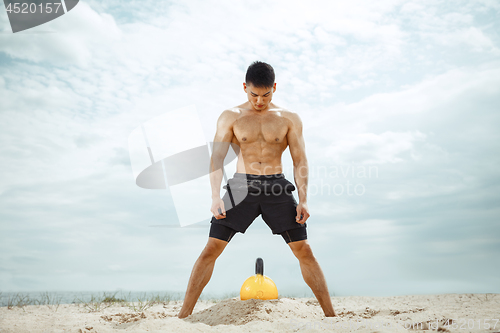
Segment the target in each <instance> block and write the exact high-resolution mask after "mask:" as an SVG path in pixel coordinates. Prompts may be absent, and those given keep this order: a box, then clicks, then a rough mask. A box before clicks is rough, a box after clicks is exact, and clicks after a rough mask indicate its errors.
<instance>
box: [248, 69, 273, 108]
mask: <svg viewBox="0 0 500 333" xmlns="http://www.w3.org/2000/svg"><path fill="white" fill-rule="evenodd" d="M274 79H275V76H274V69H273V68H272V67H271V65H269V64H266V63H265V62H261V61H255V62H253V63H252V64H251V65H250V66H249V67H248V69H247V74H246V77H245V82H244V83H243V89H244V90H245V92H246V93H247V95H248V101H249V102H250V103H251V104H252V106H253V107H254V109H255V110H257V111H259V110H264V109H266V108H267V107H268V106H269V104H270V103H271V100H272V97H273V93H274V92H275V91H276V83H275V82H274Z"/></svg>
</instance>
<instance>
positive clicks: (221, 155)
mask: <svg viewBox="0 0 500 333" xmlns="http://www.w3.org/2000/svg"><path fill="white" fill-rule="evenodd" d="M234 118H235V114H234V112H232V111H228V110H226V111H224V112H222V114H221V115H220V117H219V119H218V120H217V130H216V132H215V137H214V143H213V148H212V157H211V158H210V185H211V187H212V208H211V209H210V210H211V211H212V214H214V216H215V217H216V218H217V219H219V218H224V217H225V214H226V211H225V209H224V202H223V201H222V199H221V198H220V186H221V182H222V178H223V172H222V168H223V166H224V159H225V158H226V155H227V151H228V150H229V145H230V144H231V141H232V140H233V122H234ZM219 208H220V210H221V212H220V213H219V211H218V210H219Z"/></svg>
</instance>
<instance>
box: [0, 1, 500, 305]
mask: <svg viewBox="0 0 500 333" xmlns="http://www.w3.org/2000/svg"><path fill="white" fill-rule="evenodd" d="M499 14H500V3H499V2H498V1H496V0H475V1H470V0H467V1H465V0H457V1H453V2H449V1H436V0H421V1H400V0H381V1H376V2H373V1H349V2H347V1H316V0H312V1H307V2H302V1H284V0H277V1H272V2H269V1H252V2H234V1H225V0H224V1H211V0H209V1H206V0H205V1H201V0H199V1H198V0H192V1H149V0H145V1H116V0H111V1H105V2H101V1H94V0H91V1H80V2H79V3H78V5H77V6H76V7H75V8H74V9H73V10H71V11H70V12H68V13H67V14H65V15H63V16H61V17H60V18H58V19H56V20H53V21H51V22H48V23H46V24H43V25H40V26H38V27H35V28H32V29H29V30H26V31H23V32H18V33H15V34H13V33H12V31H11V28H10V24H9V21H8V18H7V13H6V12H5V11H4V10H2V11H0V30H1V32H0V221H1V222H0V291H108V290H109V291H113V290H133V291H151V290H160V291H175V292H184V291H185V288H186V286H187V281H188V279H189V276H190V273H191V268H192V266H193V264H194V262H195V261H196V259H197V257H198V255H199V254H200V252H201V251H202V249H203V248H204V246H205V244H206V242H207V239H208V231H209V227H210V223H209V221H210V217H211V214H210V212H209V209H210V207H209V206H208V205H207V204H206V202H203V204H201V203H196V202H194V203H191V205H192V207H190V209H193V210H196V211H206V212H207V218H206V220H205V221H204V222H203V221H202V222H201V223H198V224H196V225H193V226H194V227H193V226H190V227H180V223H179V218H178V216H177V212H176V207H175V205H174V202H173V197H172V192H171V191H170V189H169V188H167V189H164V190H152V189H144V188H141V187H139V186H137V185H136V183H135V178H134V173H133V170H132V165H131V155H130V152H129V141H128V139H129V136H130V134H131V133H132V131H134V129H136V128H138V127H139V126H141V124H144V123H146V122H147V121H148V120H151V119H154V118H155V117H159V116H162V115H164V114H165V113H167V112H171V111H175V110H177V109H180V108H184V107H187V106H195V108H196V111H197V112H198V114H199V117H200V123H201V126H202V128H203V135H204V137H205V138H206V141H207V142H209V141H210V140H212V139H213V137H214V134H215V125H216V121H217V119H218V117H219V115H220V113H221V112H222V111H224V110H225V109H227V108H231V107H234V106H236V105H239V104H242V103H243V102H245V101H246V94H245V93H244V91H243V85H242V83H243V81H244V77H245V72H246V69H247V67H248V66H249V65H250V64H251V63H252V62H253V61H255V60H260V61H265V62H268V63H269V64H271V65H272V66H273V67H274V70H275V72H276V83H277V90H276V92H275V94H274V97H273V102H274V103H275V104H277V105H279V106H282V107H285V108H287V109H289V110H291V111H293V112H296V113H297V114H298V115H299V116H300V118H301V120H302V123H303V134H304V138H305V143H306V154H307V158H308V163H309V169H310V170H309V194H308V206H309V210H310V214H311V217H310V218H309V220H308V221H307V224H308V238H309V243H310V245H311V247H312V250H313V253H314V254H315V256H316V258H317V260H318V262H319V263H320V265H321V267H322V270H323V272H324V274H325V277H326V280H327V283H328V287H329V290H330V293H331V294H332V295H335V296H347V295H367V296H393V295H414V294H438V293H440V294H441V293H499V292H500V266H499V265H498V257H499V255H500V241H499V238H498V235H499V234H500V223H499V222H500V221H499V219H500V208H499V205H498V202H499V199H500V171H499V169H498V165H500V154H499V152H500V134H499V133H500V131H498V129H499V126H500V113H499V112H498V111H499V105H500V24H499V21H498V16H499ZM292 165H293V164H292V159H291V157H290V153H289V150H288V149H287V150H286V151H285V152H284V155H283V168H284V174H285V176H286V177H287V178H288V179H289V180H290V181H292V182H293V168H292ZM229 171H230V170H229ZM233 172H234V171H233ZM229 174H231V173H230V172H229ZM295 195H296V194H295ZM206 196H207V198H209V197H210V190H209V189H207V193H206ZM208 203H210V202H209V201H208ZM257 257H262V258H263V259H264V264H265V268H264V273H265V275H267V276H269V277H271V278H272V279H273V280H274V282H275V283H276V285H277V287H278V291H279V292H280V294H281V295H284V296H286V295H294V296H306V295H307V296H311V295H312V293H311V291H310V289H309V288H308V287H307V285H306V284H305V282H304V280H303V279H302V276H301V272H300V267H299V265H298V261H297V259H296V258H295V257H294V256H293V254H292V252H291V251H290V248H289V247H288V246H287V245H286V243H285V242H284V241H283V239H282V238H281V236H279V235H272V233H271V230H270V229H269V228H268V227H267V226H266V225H265V223H264V222H263V220H262V219H261V217H258V218H257V219H256V220H255V221H254V223H253V224H252V225H251V227H250V228H249V229H248V230H247V232H246V233H245V234H237V235H236V236H235V237H234V238H233V239H232V240H231V242H230V243H229V245H228V246H227V247H226V249H225V251H224V252H223V253H222V254H221V256H220V257H219V258H218V259H217V262H216V265H215V269H214V273H213V275H212V279H211V281H210V282H209V283H208V285H207V286H206V288H205V290H204V292H203V295H216V296H217V295H218V296H220V295H229V294H238V293H239V290H240V287H241V285H242V284H243V282H244V280H245V279H246V278H247V277H249V276H250V275H252V274H254V265H255V259H256V258H257Z"/></svg>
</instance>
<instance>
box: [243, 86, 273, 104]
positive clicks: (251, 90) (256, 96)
mask: <svg viewBox="0 0 500 333" xmlns="http://www.w3.org/2000/svg"><path fill="white" fill-rule="evenodd" d="M243 89H244V90H245V92H246V93H247V96H248V101H249V102H250V104H252V106H253V108H254V109H255V110H257V111H261V110H265V109H266V108H267V107H268V106H269V104H270V103H271V100H272V99H273V93H274V92H275V91H276V83H275V84H274V85H273V86H272V87H267V88H257V87H254V86H253V85H252V84H251V83H249V84H248V85H246V83H243Z"/></svg>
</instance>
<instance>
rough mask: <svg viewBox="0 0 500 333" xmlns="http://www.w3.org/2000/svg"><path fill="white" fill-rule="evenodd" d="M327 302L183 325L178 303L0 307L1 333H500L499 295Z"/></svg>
mask: <svg viewBox="0 0 500 333" xmlns="http://www.w3.org/2000/svg"><path fill="white" fill-rule="evenodd" d="M332 302H333V305H334V308H335V310H336V312H337V315H338V316H337V317H334V318H325V317H324V315H323V311H322V310H321V307H320V306H319V304H318V301H317V300H316V299H314V298H279V299H277V300H269V301H263V300H246V301H241V300H239V299H238V298H232V299H226V300H224V301H220V302H217V303H214V302H210V301H200V302H198V303H197V305H196V307H195V310H194V312H193V314H192V315H191V316H189V317H187V318H185V319H178V318H177V317H176V315H177V313H178V311H179V309H180V307H181V305H182V301H173V302H170V303H168V304H157V305H155V306H153V307H151V308H149V309H147V310H145V311H142V312H134V311H132V310H131V309H129V308H127V307H123V306H119V305H113V306H111V307H108V308H104V309H102V310H100V311H97V312H88V311H87V310H86V309H85V308H84V307H83V306H82V305H76V304H64V305H60V306H59V307H57V309H56V307H55V306H50V307H49V306H47V305H44V306H35V305H27V306H25V307H23V308H12V309H7V308H6V307H2V308H0V332H2V333H3V332H5V333H6V332H13V333H14V332H15V333H19V332H85V333H87V332H88V333H90V332H99V333H100V332H124V331H125V332H329V331H331V332H332V331H342V332H404V331H411V332H418V331H423V332H430V331H431V330H433V331H436V330H438V331H440V332H448V331H449V332H455V331H456V332H500V321H499V319H500V294H445V295H415V296H394V297H358V296H349V297H332ZM495 319H496V320H495ZM452 320H455V321H454V322H453V321H452ZM488 326H489V327H488Z"/></svg>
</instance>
